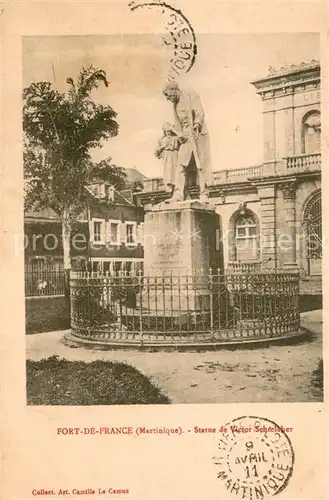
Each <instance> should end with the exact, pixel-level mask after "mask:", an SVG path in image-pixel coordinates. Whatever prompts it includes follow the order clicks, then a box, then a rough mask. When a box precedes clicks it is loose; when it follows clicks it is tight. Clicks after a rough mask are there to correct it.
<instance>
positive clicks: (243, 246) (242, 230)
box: [235, 212, 259, 262]
mask: <svg viewBox="0 0 329 500" xmlns="http://www.w3.org/2000/svg"><path fill="white" fill-rule="evenodd" d="M258 259H259V238H258V230H257V224H256V219H255V216H254V215H253V214H252V213H251V212H249V213H245V214H240V215H239V216H238V217H237V219H236V221H235V260H237V261H244V262H248V261H249V262H250V261H255V260H258Z"/></svg>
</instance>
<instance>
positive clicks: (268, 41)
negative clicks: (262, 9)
mask: <svg viewBox="0 0 329 500" xmlns="http://www.w3.org/2000/svg"><path fill="white" fill-rule="evenodd" d="M174 21H175V22H176V24H177V25H178V26H179V27H177V26H176V25H174V27H173V28H172V31H171V35H170V36H171V37H173V38H174V40H175V51H174V55H172V49H173V48H172V45H173V40H172V39H170V38H168V36H169V35H168V33H163V34H156V33H155V34H137V33H136V34H118V35H116V34H113V35H88V36H87V35H83V36H82V35H81V36H77V35H76V36H24V37H23V38H22V64H23V96H22V97H23V100H22V124H23V136H24V151H23V161H24V235H21V237H20V238H17V240H16V247H17V248H16V250H17V252H23V253H24V260H25V318H26V353H27V365H26V370H27V371H26V385H27V404H28V405H134V404H174V403H186V404H188V403H197V404H199V403H200V404H202V403H254V402H260V403H263V402H265V403H267V402H268V403H270V402H321V401H322V400H323V361H322V271H321V269H322V245H323V238H322V204H321V90H320V89H321V71H320V37H319V34H318V33H277V34H275V33H271V34H268V33H264V34H247V33H246V34H241V33H236V34H234V33H233V34H231V33H229V34H224V33H222V34H218V33H217V34H211V33H210V34H197V35H195V33H194V32H193V30H192V29H191V27H189V26H187V27H186V26H185V25H186V22H185V21H184V20H182V19H179V16H178V15H177V13H176V14H175V19H173V22H174ZM183 21H184V22H183ZM173 32H174V34H173Z"/></svg>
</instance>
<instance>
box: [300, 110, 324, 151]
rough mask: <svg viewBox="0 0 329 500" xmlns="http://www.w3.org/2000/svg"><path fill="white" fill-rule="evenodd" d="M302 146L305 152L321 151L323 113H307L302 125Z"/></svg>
mask: <svg viewBox="0 0 329 500" xmlns="http://www.w3.org/2000/svg"><path fill="white" fill-rule="evenodd" d="M302 134H303V137H302V148H303V153H304V154H313V153H320V152H321V114H320V111H312V112H311V113H308V114H307V115H305V117H304V119H303V127H302Z"/></svg>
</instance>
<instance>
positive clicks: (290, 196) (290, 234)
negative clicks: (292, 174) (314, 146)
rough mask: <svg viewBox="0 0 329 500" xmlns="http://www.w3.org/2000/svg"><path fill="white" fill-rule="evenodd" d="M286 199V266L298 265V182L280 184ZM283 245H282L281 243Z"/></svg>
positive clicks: (284, 241)
mask: <svg viewBox="0 0 329 500" xmlns="http://www.w3.org/2000/svg"><path fill="white" fill-rule="evenodd" d="M279 188H280V189H281V191H282V193H283V200H284V227H285V236H284V238H283V248H282V250H284V254H285V261H284V265H285V267H296V266H297V259H296V182H286V183H284V184H280V185H279ZM280 246H282V245H280Z"/></svg>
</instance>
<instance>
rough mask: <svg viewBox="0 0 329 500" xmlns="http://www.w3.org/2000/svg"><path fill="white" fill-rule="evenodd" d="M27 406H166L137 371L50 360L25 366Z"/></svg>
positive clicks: (112, 364)
mask: <svg viewBox="0 0 329 500" xmlns="http://www.w3.org/2000/svg"><path fill="white" fill-rule="evenodd" d="M26 372H27V373H26V376H27V382H26V385H27V404H28V405H129V404H168V403H170V400H169V399H168V398H167V396H165V395H164V394H162V392H161V390H160V389H159V388H158V387H156V386H155V385H154V384H153V383H152V382H150V380H149V379H148V378H147V377H145V375H143V374H142V373H140V372H139V371H138V370H137V369H136V368H133V367H132V366H130V365H128V364H125V363H118V362H112V361H93V362H92V363H85V362H83V361H67V360H65V359H60V358H58V357H57V356H52V357H50V358H48V359H43V360H41V361H31V360H28V361H27V363H26Z"/></svg>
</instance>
